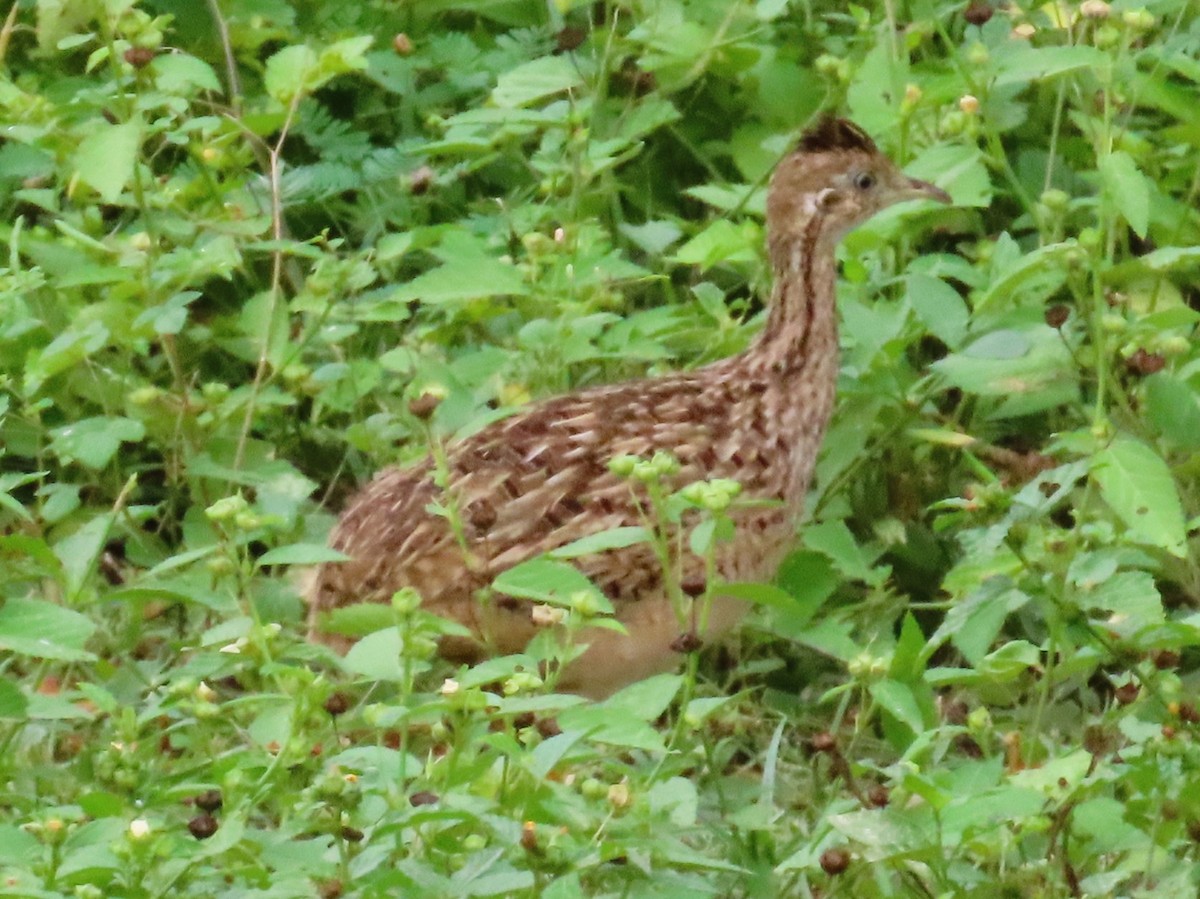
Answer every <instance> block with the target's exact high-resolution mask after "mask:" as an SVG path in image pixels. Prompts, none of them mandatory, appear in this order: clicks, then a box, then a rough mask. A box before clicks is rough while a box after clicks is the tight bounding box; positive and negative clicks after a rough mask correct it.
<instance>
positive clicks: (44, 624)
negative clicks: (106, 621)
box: [0, 597, 96, 662]
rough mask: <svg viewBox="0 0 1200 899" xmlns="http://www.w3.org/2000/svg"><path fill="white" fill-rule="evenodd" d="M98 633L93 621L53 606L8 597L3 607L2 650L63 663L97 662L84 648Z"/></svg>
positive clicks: (0, 616)
mask: <svg viewBox="0 0 1200 899" xmlns="http://www.w3.org/2000/svg"><path fill="white" fill-rule="evenodd" d="M95 630H96V625H95V623H93V622H92V620H91V619H90V618H87V617H86V616H84V615H80V614H79V613H78V612H74V611H72V610H71V609H64V608H63V607H62V606H58V605H55V604H54V603H49V602H42V601H40V600H36V599H19V598H16V597H12V598H9V599H8V600H6V601H5V603H4V605H3V606H0V649H5V650H8V651H9V652H15V653H19V654H21V655H26V656H33V657H34V658H38V659H54V660H56V661H60V662H88V661H94V660H95V658H96V657H95V656H94V655H92V654H91V653H90V652H88V651H87V650H85V649H84V648H83V646H84V644H85V643H86V642H87V641H88V638H89V637H91V636H92V634H93V633H94V632H95Z"/></svg>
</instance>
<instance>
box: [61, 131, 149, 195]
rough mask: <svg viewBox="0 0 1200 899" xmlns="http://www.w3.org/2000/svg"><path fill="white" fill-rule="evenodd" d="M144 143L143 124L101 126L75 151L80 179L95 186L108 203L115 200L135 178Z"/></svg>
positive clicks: (76, 166)
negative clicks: (135, 169) (140, 151)
mask: <svg viewBox="0 0 1200 899" xmlns="http://www.w3.org/2000/svg"><path fill="white" fill-rule="evenodd" d="M141 144H142V123H141V122H139V121H136V120H135V121H131V122H125V123H124V124H123V125H109V124H107V123H106V124H103V125H100V126H99V127H98V128H97V130H96V131H94V132H92V133H91V134H90V135H88V136H87V137H85V138H84V139H83V140H82V141H81V142H80V144H79V148H78V149H77V150H76V151H75V171H76V173H77V174H78V176H79V180H80V181H82V182H83V183H84V184H87V185H89V186H90V187H92V188H93V189H94V190H95V191H96V193H98V194H99V195H100V199H102V200H103V201H104V202H105V203H115V202H117V200H118V199H120V196H121V191H123V190H124V189H125V186H126V185H127V184H129V182H130V180H131V179H132V178H133V168H134V165H135V164H136V162H137V157H138V150H139V149H140V147H141Z"/></svg>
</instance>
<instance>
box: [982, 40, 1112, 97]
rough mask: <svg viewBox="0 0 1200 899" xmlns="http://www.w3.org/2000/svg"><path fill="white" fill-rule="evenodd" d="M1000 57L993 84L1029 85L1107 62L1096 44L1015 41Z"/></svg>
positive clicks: (1101, 65)
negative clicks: (1040, 44)
mask: <svg viewBox="0 0 1200 899" xmlns="http://www.w3.org/2000/svg"><path fill="white" fill-rule="evenodd" d="M1015 43H1016V44H1017V45H1016V46H1011V45H1010V47H1009V48H1006V50H1007V52H1005V53H1004V54H1003V55H1001V56H1000V57H999V60H998V62H999V65H998V67H997V68H998V72H997V74H996V79H995V81H994V82H993V85H994V86H1000V85H1007V84H1028V83H1030V82H1032V81H1039V80H1041V79H1043V78H1049V77H1052V76H1054V75H1064V74H1066V73H1067V72H1077V71H1091V70H1094V69H1098V68H1101V67H1103V66H1105V65H1107V64H1108V57H1107V56H1105V55H1104V54H1103V53H1101V52H1100V51H1099V50H1097V49H1096V48H1095V47H1084V46H1076V47H1033V46H1030V45H1029V44H1027V43H1021V42H1015Z"/></svg>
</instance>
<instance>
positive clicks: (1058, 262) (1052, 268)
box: [975, 234, 1078, 313]
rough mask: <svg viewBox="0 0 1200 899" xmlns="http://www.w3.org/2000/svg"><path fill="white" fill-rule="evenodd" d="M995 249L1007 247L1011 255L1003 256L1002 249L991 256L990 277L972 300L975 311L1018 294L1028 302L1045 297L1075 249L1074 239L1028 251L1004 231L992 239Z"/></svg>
mask: <svg viewBox="0 0 1200 899" xmlns="http://www.w3.org/2000/svg"><path fill="white" fill-rule="evenodd" d="M996 246H997V249H998V250H999V249H1000V248H1001V247H1005V246H1007V247H1011V248H1012V250H1013V252H1014V254H1015V258H1013V259H1011V260H1010V259H1005V258H1003V257H1004V255H1006V254H1002V253H999V252H998V253H997V255H996V256H995V257H993V263H992V269H991V274H992V280H991V283H990V284H988V285H987V286H986V288H984V290H983V293H982V294H981V295H980V296H979V299H977V300H976V301H975V311H976V313H978V312H981V311H983V310H984V309H987V310H989V311H990V310H992V308H993V307H995V306H996V305H997V304H999V305H1001V306H1003V305H1004V304H1005V303H1008V302H1013V301H1014V300H1015V299H1017V298H1019V299H1020V301H1021V302H1022V303H1030V302H1033V301H1035V300H1038V299H1041V298H1043V297H1047V296H1049V295H1050V294H1052V293H1053V292H1054V291H1056V290H1058V289H1059V287H1061V286H1062V285H1063V283H1064V282H1065V281H1066V279H1067V272H1068V271H1069V266H1068V265H1067V264H1066V262H1067V260H1068V257H1071V256H1073V255H1074V254H1076V253H1078V247H1077V246H1076V245H1075V242H1074V241H1064V242H1063V243H1053V244H1047V245H1046V246H1043V247H1038V248H1037V249H1036V250H1033V251H1031V252H1029V253H1022V252H1021V251H1020V249H1019V248H1018V247H1017V246H1016V244H1015V242H1014V241H1013V240H1012V239H1011V238H1010V237H1008V235H1007V234H1004V235H1001V240H998V241H997V242H996Z"/></svg>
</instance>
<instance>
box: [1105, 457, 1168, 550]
mask: <svg viewBox="0 0 1200 899" xmlns="http://www.w3.org/2000/svg"><path fill="white" fill-rule="evenodd" d="M1091 475H1092V477H1093V478H1094V479H1095V481H1096V483H1097V485H1099V487H1100V495H1101V496H1103V497H1104V501H1105V502H1107V503H1108V505H1109V506H1110V507H1111V508H1112V510H1113V511H1114V512H1116V513H1117V515H1118V516H1119V517H1120V518H1121V520H1122V521H1124V522H1125V524H1126V526H1127V527H1128V528H1129V529H1130V531H1132V532H1133V533H1134V534H1136V535H1137V536H1138V537H1140V538H1141V539H1143V540H1145V541H1146V542H1148V543H1150V544H1152V545H1153V546H1157V547H1160V548H1161V549H1165V550H1166V551H1167V552H1169V553H1171V555H1174V556H1178V557H1179V558H1184V557H1186V555H1187V547H1186V537H1187V531H1186V527H1185V525H1184V517H1183V506H1182V504H1181V503H1180V501H1179V492H1178V491H1177V490H1176V487H1175V479H1174V478H1173V477H1172V476H1171V469H1170V468H1168V467H1167V463H1166V462H1164V461H1163V459H1162V457H1161V456H1160V455H1158V453H1156V452H1155V451H1154V450H1152V449H1151V448H1150V447H1148V446H1146V444H1144V443H1141V442H1139V441H1137V440H1134V439H1133V438H1131V437H1118V438H1117V439H1116V440H1114V441H1113V443H1112V445H1111V446H1108V447H1106V448H1105V449H1103V450H1101V451H1100V452H1098V453H1097V454H1096V455H1095V457H1094V458H1093V459H1092V465H1091Z"/></svg>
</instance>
